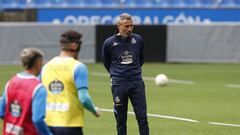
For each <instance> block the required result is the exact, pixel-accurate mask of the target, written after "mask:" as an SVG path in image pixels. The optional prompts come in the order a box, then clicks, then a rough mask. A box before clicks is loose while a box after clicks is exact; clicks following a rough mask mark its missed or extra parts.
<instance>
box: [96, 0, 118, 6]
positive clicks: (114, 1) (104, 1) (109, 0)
mask: <svg viewBox="0 0 240 135" xmlns="http://www.w3.org/2000/svg"><path fill="white" fill-rule="evenodd" d="M100 2H101V5H106V6H119V5H120V0H101V1H100Z"/></svg>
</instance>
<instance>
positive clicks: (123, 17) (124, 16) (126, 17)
mask: <svg viewBox="0 0 240 135" xmlns="http://www.w3.org/2000/svg"><path fill="white" fill-rule="evenodd" d="M123 20H132V16H131V15H130V14H128V13H122V14H120V15H119V16H118V18H117V25H119V24H120V23H121V22H122V21H123Z"/></svg>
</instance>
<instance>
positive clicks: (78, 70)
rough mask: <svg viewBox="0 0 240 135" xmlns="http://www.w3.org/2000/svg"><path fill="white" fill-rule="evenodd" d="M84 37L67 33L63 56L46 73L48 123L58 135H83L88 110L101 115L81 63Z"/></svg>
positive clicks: (44, 69)
mask: <svg viewBox="0 0 240 135" xmlns="http://www.w3.org/2000/svg"><path fill="white" fill-rule="evenodd" d="M81 38H82V34H80V33H78V32H76V31H72V30H70V31H66V32H65V33H63V34H62V35H61V39H60V48H61V52H60V55H59V56H57V57H55V58H53V59H52V60H50V61H49V62H48V63H47V64H46V65H45V66H44V67H43V70H42V74H41V80H42V82H43V84H44V85H45V87H46V88H47V90H48V97H47V107H46V108H47V110H46V111H47V112H46V122H47V124H48V126H50V129H51V130H52V131H53V132H54V134H56V135H82V134H83V131H82V127H83V125H84V123H83V114H84V107H85V108H86V109H88V110H89V111H91V112H92V113H93V114H94V115H95V116H96V117H99V116H100V112H99V110H98V109H96V107H95V106H94V104H93V102H92V100H91V98H90V96H89V93H88V70H87V67H86V66H85V65H84V64H83V63H80V62H79V61H77V58H78V54H79V51H80V47H81V43H82V41H81Z"/></svg>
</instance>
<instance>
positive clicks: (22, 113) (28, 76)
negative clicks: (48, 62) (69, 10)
mask: <svg viewBox="0 0 240 135" xmlns="http://www.w3.org/2000/svg"><path fill="white" fill-rule="evenodd" d="M20 56H21V61H22V65H23V67H24V72H21V73H18V74H17V75H15V76H14V77H13V78H12V79H11V80H9V81H8V83H7V84H6V86H5V89H4V92H3V99H2V100H1V103H0V117H1V118H3V120H4V124H3V135H52V133H51V132H50V130H49V128H48V127H47V125H46V123H45V121H44V118H45V108H46V97H47V91H46V89H45V88H44V87H43V85H42V84H41V82H40V81H39V80H38V79H37V76H38V74H39V73H40V71H41V67H42V64H43V53H42V51H40V50H38V49H36V48H25V49H23V50H22V52H21V54H20Z"/></svg>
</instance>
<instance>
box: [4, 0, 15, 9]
mask: <svg viewBox="0 0 240 135" xmlns="http://www.w3.org/2000/svg"><path fill="white" fill-rule="evenodd" d="M2 5H3V7H4V8H18V4H17V0H2Z"/></svg>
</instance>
